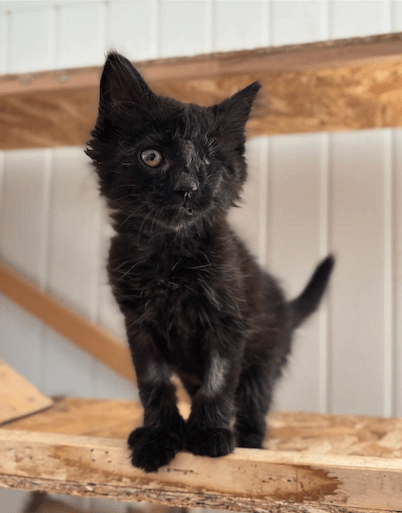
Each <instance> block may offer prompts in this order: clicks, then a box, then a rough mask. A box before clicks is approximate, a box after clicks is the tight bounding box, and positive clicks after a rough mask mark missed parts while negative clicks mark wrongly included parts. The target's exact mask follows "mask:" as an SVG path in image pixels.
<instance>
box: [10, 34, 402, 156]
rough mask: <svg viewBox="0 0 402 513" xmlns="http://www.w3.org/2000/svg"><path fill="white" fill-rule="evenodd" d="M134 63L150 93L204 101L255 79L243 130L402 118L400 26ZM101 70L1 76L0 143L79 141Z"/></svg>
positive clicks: (372, 123)
mask: <svg viewBox="0 0 402 513" xmlns="http://www.w3.org/2000/svg"><path fill="white" fill-rule="evenodd" d="M137 65H138V67H139V69H140V70H141V71H142V73H143V74H144V76H145V77H146V78H147V79H148V80H149V83H150V84H151V86H152V87H153V88H154V90H155V91H156V92H158V93H161V94H164V95H168V96H172V97H174V98H177V99H180V100H182V101H188V102H194V103H199V104H202V105H206V104H212V103H214V102H217V101H220V100H221V99H223V98H224V97H226V96H228V95H230V94H233V93H234V92H235V91H237V90H239V89H240V88H241V87H244V86H246V85H247V84H249V83H250V82H252V81H253V80H260V81H261V83H262V85H263V88H262V91H261V93H260V96H259V100H258V102H257V104H256V106H255V108H254V110H253V112H252V116H251V120H250V122H249V124H248V135H250V136H255V135H267V134H285V133H297V132H317V131H334V130H353V129H364V128H375V127H395V126H401V119H402V116H401V112H402V100H401V98H402V94H401V86H402V36H401V34H385V35H381V36H373V37H371V38H353V39H350V40H339V41H330V42H322V43H314V44H307V45H297V46H286V47H273V48H260V49H256V50H247V51H240V52H226V53H223V52H222V53H216V54H210V55H201V56H196V57H185V58H181V59H177V58H176V59H160V60H157V61H147V62H143V63H137ZM99 75H100V68H83V69H78V70H64V71H58V72H56V71H54V72H46V73H36V74H30V75H12V76H5V77H3V78H2V79H1V80H0V149H17V148H29V147H31V148H32V147H51V146H53V147H54V146H69V145H84V144H85V143H86V141H87V140H88V139H89V131H90V129H91V128H92V126H93V124H94V121H95V116H96V111H97V103H98V84H99Z"/></svg>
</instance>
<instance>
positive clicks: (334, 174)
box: [330, 131, 384, 415]
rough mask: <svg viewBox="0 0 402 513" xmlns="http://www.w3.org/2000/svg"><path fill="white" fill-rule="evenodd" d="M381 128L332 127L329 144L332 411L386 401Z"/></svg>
mask: <svg viewBox="0 0 402 513" xmlns="http://www.w3.org/2000/svg"><path fill="white" fill-rule="evenodd" d="M383 165H384V134H383V132H382V131H361V132H349V133H346V134H335V135H334V136H333V138H332V143H331V186H332V187H331V195H332V198H331V203H332V208H333V210H332V213H331V227H330V230H331V241H332V246H333V248H334V250H335V252H336V254H337V255H338V262H337V269H336V273H335V275H334V280H333V283H332V285H333V286H332V297H331V299H332V301H331V304H332V323H331V339H332V349H331V379H332V383H331V388H332V397H331V404H332V411H333V412H334V413H360V414H378V415H379V414H381V413H383V405H384V395H383V394H384V375H383V363H384V349H383V341H384V169H383Z"/></svg>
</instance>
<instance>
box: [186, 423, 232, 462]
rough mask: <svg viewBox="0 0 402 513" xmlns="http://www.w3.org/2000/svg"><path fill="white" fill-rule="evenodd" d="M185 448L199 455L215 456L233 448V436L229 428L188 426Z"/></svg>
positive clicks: (228, 451) (226, 452)
mask: <svg viewBox="0 0 402 513" xmlns="http://www.w3.org/2000/svg"><path fill="white" fill-rule="evenodd" d="M185 445H186V449H187V450H188V451H190V452H192V453H193V454H198V455H199V456H211V457H212V458H216V457H218V456H224V455H225V454H229V453H231V452H232V451H233V449H234V448H235V438H234V435H233V433H232V431H231V430H230V429H226V428H206V429H201V428H199V427H197V426H192V427H190V428H188V431H187V433H186V442H185Z"/></svg>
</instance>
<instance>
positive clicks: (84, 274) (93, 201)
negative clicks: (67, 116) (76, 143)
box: [48, 148, 100, 319]
mask: <svg viewBox="0 0 402 513" xmlns="http://www.w3.org/2000/svg"><path fill="white" fill-rule="evenodd" d="M99 237H100V201H99V197H98V191H97V184H96V182H95V177H94V173H93V171H92V169H90V166H89V159H88V157H86V155H85V154H84V151H83V150H82V149H81V148H61V149H57V150H55V154H54V168H53V184H52V199H51V212H50V233H49V239H50V247H49V275H48V288H49V290H50V291H51V292H52V293H54V294H56V295H57V296H58V297H60V298H61V299H62V300H63V301H65V302H66V303H67V304H69V305H70V306H71V307H72V308H74V309H75V310H77V311H78V312H81V313H82V314H84V315H86V316H87V317H89V318H90V319H94V317H95V313H96V310H97V305H96V301H97V276H98V270H99V269H98V267H99Z"/></svg>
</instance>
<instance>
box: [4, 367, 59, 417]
mask: <svg viewBox="0 0 402 513" xmlns="http://www.w3.org/2000/svg"><path fill="white" fill-rule="evenodd" d="M52 404H53V401H52V399H50V398H49V397H46V396H45V395H43V394H42V393H41V392H40V391H39V390H38V389H37V388H36V387H34V386H33V385H32V384H31V383H29V381H27V380H26V379H25V378H23V377H22V376H20V375H19V374H18V373H17V372H15V371H14V370H13V369H11V367H9V366H8V365H6V364H5V363H4V362H2V361H1V360H0V424H2V423H4V422H8V421H10V420H13V419H18V418H20V417H24V416H26V415H29V414H31V413H35V412H38V411H41V410H43V409H44V408H48V407H49V406H51V405H52Z"/></svg>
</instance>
